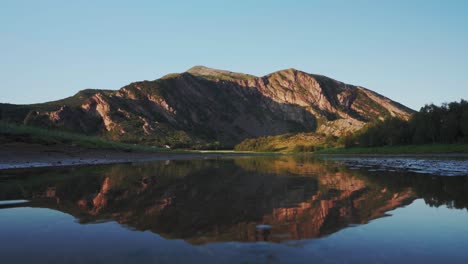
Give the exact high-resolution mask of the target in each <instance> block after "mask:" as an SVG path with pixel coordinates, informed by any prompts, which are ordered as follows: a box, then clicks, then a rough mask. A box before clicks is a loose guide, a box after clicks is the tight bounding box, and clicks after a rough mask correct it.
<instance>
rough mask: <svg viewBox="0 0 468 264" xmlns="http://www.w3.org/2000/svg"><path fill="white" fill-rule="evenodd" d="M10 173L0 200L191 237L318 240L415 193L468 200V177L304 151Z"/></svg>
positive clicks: (461, 203) (453, 203)
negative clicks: (357, 165)
mask: <svg viewBox="0 0 468 264" xmlns="http://www.w3.org/2000/svg"><path fill="white" fill-rule="evenodd" d="M5 173H9V174H10V175H9V176H10V177H9V178H2V179H4V180H3V181H2V182H0V199H31V200H32V204H31V205H32V206H40V207H50V208H53V209H57V210H60V211H63V212H67V213H69V214H72V215H74V216H75V217H77V218H78V219H79V220H80V222H82V223H86V222H93V221H98V220H105V219H113V220H115V221H117V222H119V223H121V224H125V225H127V226H129V227H132V228H136V229H138V230H151V231H153V232H155V233H158V234H162V235H164V236H166V237H173V238H184V239H188V240H190V241H191V242H193V243H203V242H208V241H229V240H240V241H251V240H262V239H265V237H268V239H270V240H282V239H300V238H308V237H319V236H323V235H326V234H330V233H333V232H336V231H338V230H340V229H342V228H344V227H346V226H348V225H350V224H363V223H367V222H368V221H369V220H371V219H375V218H378V217H381V216H383V215H384V214H385V212H386V211H388V210H392V209H394V208H396V207H399V206H402V205H405V204H408V203H409V202H411V201H412V200H414V199H415V198H418V197H422V198H424V199H425V200H426V202H427V203H428V204H430V205H435V206H438V205H441V204H446V205H448V206H450V207H456V208H466V207H467V204H468V201H467V198H466V196H465V195H464V193H466V190H467V183H466V178H464V177H428V176H422V175H416V174H412V175H404V174H395V173H378V174H377V173H375V174H374V173H369V172H362V171H348V170H347V169H346V168H344V167H342V166H341V165H340V164H339V163H336V162H333V161H322V160H317V159H312V158H310V157H306V156H297V157H290V156H288V157H286V156H283V157H276V158H274V157H257V158H238V159H221V160H192V161H170V162H154V163H146V164H145V163H143V164H126V165H108V166H93V167H81V168H60V169H54V170H53V172H52V174H51V171H50V170H47V169H35V170H30V171H27V170H21V171H17V172H13V171H11V172H3V174H5ZM32 173H34V174H32ZM4 176H5V175H4ZM257 224H269V225H272V226H273V229H271V230H268V231H266V230H258V229H256V225H257ZM265 234H268V235H267V236H265ZM284 235H287V236H284Z"/></svg>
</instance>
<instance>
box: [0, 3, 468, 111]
mask: <svg viewBox="0 0 468 264" xmlns="http://www.w3.org/2000/svg"><path fill="white" fill-rule="evenodd" d="M467 14H468V1H457V0H452V1H442V0H440V1H418V0H414V1H370V0H369V1H360V0H357V1H344V0H343V1H337V0H332V1H306V0H304V1H299V0H296V1H294V0H292V1H275V0H270V1H260V0H259V1H244V0H237V1H208V0H206V1H203V0H199V1H177V0H171V1H118V0H112V1H111V0H109V1H104V0H102V1H49V0H42V1H23V0H2V1H1V2H0V57H1V58H0V60H1V63H0V80H1V85H0V91H1V96H0V102H3V103H17V104H22V103H38V102H45V101H50V100H56V99H61V98H64V97H67V96H71V95H73V94H75V93H76V92H78V91H79V90H82V89H85V88H96V89H119V88H120V87H122V86H124V85H126V84H128V83H130V82H134V81H140V80H154V79H157V78H159V77H161V76H163V75H166V74H168V73H173V72H183V71H185V70H187V69H188V68H190V67H192V66H194V65H205V66H208V67H212V68H220V69H226V70H231V71H238V72H244V73H250V74H254V75H258V76H261V75H265V74H268V73H271V72H274V71H277V70H281V69H285V68H296V69H299V70H302V71H306V72H310V73H316V74H323V75H326V76H329V77H332V78H334V79H337V80H340V81H343V82H346V83H350V84H354V85H360V86H364V87H366V88H369V89H371V90H374V91H376V92H378V93H381V94H383V95H385V96H388V97H390V98H391V99H393V100H396V101H398V102H401V103H403V104H404V105H407V106H409V107H411V108H413V109H416V110H418V109H419V108H420V107H422V106H423V105H424V104H425V103H431V102H432V103H436V104H440V103H442V102H449V101H454V100H457V101H458V100H459V99H461V98H464V99H468V15H467Z"/></svg>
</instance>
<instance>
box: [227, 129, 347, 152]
mask: <svg viewBox="0 0 468 264" xmlns="http://www.w3.org/2000/svg"><path fill="white" fill-rule="evenodd" d="M336 146H338V142H337V138H336V137H333V136H325V135H324V134H316V133H299V134H284V135H278V136H265V137H258V138H250V139H246V140H244V141H242V142H241V143H239V144H238V145H236V146H235V150H237V151H257V152H288V153H298V152H315V151H318V150H321V149H324V148H332V147H336Z"/></svg>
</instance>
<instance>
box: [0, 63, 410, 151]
mask: <svg viewBox="0 0 468 264" xmlns="http://www.w3.org/2000/svg"><path fill="white" fill-rule="evenodd" d="M0 109H1V112H0V113H1V115H0V118H1V119H3V120H9V121H14V122H22V123H26V124H31V125H40V126H47V127H59V128H64V129H68V130H73V131H78V132H85V133H90V134H97V135H104V136H107V137H109V138H112V139H114V140H122V141H134V142H140V143H148V144H155V145H162V144H169V145H195V144H204V143H207V142H220V143H221V144H222V145H228V146H229V145H234V144H236V143H239V142H240V141H242V140H243V139H246V138H251V137H258V136H264V135H278V134H284V133H291V132H319V133H324V134H333V135H337V136H339V135H342V134H343V133H346V132H353V131H356V130H358V129H360V128H361V127H363V126H364V125H365V124H366V123H367V122H370V121H372V120H376V119H383V118H384V117H386V116H395V117H400V118H403V119H408V118H409V116H410V115H411V113H412V110H411V109H409V108H407V107H404V106H402V105H400V104H398V103H396V102H393V101H392V100H390V99H388V98H386V97H384V96H381V95H379V94H377V93H375V92H372V91H370V90H367V89H365V88H362V87H358V86H353V85H348V84H345V83H342V82H339V81H336V80H333V79H330V78H328V77H325V76H320V75H312V74H308V73H305V72H301V71H298V70H294V69H288V70H282V71H278V72H275V73H272V74H269V75H266V76H263V77H255V76H252V75H246V74H240V73H233V72H228V71H221V70H215V69H210V68H206V67H202V66H197V67H194V68H192V69H190V70H188V71H187V72H184V73H181V74H171V75H167V76H165V77H163V78H161V79H158V80H155V81H142V82H135V83H132V84H129V85H127V86H125V87H123V88H121V89H120V90H118V91H102V90H84V91H82V92H80V93H78V94H76V95H75V96H72V97H70V98H66V99H63V100H60V101H56V102H49V103H45V104H38V105H28V106H15V105H3V106H1V107H0Z"/></svg>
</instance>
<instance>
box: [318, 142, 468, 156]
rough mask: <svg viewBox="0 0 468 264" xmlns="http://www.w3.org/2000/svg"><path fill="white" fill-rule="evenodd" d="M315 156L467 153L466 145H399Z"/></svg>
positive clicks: (330, 150) (360, 148) (344, 149)
mask: <svg viewBox="0 0 468 264" xmlns="http://www.w3.org/2000/svg"><path fill="white" fill-rule="evenodd" d="M315 153H317V154H431V153H432V154H434V153H468V144H431V145H400V146H383V147H354V148H330V149H323V150H320V151H318V152H315Z"/></svg>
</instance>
